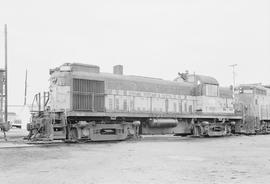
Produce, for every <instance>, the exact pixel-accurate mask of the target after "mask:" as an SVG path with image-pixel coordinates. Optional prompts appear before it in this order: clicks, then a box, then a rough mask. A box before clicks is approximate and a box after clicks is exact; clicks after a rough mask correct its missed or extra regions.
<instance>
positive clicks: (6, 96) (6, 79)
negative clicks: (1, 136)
mask: <svg viewBox="0 0 270 184" xmlns="http://www.w3.org/2000/svg"><path fill="white" fill-rule="evenodd" d="M7 59H8V58H7V24H5V122H6V123H7V122H8V89H7V88H8V87H7V85H8V67H7Z"/></svg>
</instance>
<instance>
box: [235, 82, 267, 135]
mask: <svg viewBox="0 0 270 184" xmlns="http://www.w3.org/2000/svg"><path fill="white" fill-rule="evenodd" d="M235 92H236V94H235V100H236V104H238V105H240V106H242V108H241V109H243V110H242V113H243V121H242V122H241V123H237V124H236V126H235V130H236V132H237V133H244V134H260V133H270V87H269V86H263V85H262V84H242V85H239V86H238V87H237V88H236V91H235Z"/></svg>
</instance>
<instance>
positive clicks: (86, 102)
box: [73, 79, 105, 112]
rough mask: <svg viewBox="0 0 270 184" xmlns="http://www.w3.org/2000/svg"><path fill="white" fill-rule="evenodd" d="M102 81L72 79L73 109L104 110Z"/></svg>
mask: <svg viewBox="0 0 270 184" xmlns="http://www.w3.org/2000/svg"><path fill="white" fill-rule="evenodd" d="M104 104H105V100H104V81H95V80H86V79H73V110H78V111H97V112H103V111H104Z"/></svg>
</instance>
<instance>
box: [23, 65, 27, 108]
mask: <svg viewBox="0 0 270 184" xmlns="http://www.w3.org/2000/svg"><path fill="white" fill-rule="evenodd" d="M26 97H27V70H26V72H25V82H24V103H23V105H24V106H26Z"/></svg>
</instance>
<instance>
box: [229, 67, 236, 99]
mask: <svg viewBox="0 0 270 184" xmlns="http://www.w3.org/2000/svg"><path fill="white" fill-rule="evenodd" d="M236 66H237V64H233V65H229V67H232V69H233V98H234V91H235V67H236Z"/></svg>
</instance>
